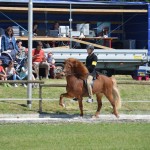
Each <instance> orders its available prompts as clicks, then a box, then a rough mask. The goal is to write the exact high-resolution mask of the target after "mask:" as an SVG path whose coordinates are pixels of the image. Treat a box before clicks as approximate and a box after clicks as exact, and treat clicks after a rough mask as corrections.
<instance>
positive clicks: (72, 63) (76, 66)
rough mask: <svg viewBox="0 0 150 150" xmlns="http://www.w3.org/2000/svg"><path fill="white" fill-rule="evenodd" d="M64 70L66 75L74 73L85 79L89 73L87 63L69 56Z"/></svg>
mask: <svg viewBox="0 0 150 150" xmlns="http://www.w3.org/2000/svg"><path fill="white" fill-rule="evenodd" d="M63 71H64V73H65V74H66V76H68V75H74V76H76V77H77V78H80V79H85V78H86V76H87V74H88V70H87V68H86V67H85V65H84V64H83V63H82V62H80V61H79V60H77V59H75V58H68V59H66V60H65V65H64V70H63Z"/></svg>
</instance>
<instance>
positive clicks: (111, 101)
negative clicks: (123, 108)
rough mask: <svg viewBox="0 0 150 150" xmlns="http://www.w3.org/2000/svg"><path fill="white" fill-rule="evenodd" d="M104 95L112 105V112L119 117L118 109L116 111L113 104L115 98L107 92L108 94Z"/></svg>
mask: <svg viewBox="0 0 150 150" xmlns="http://www.w3.org/2000/svg"><path fill="white" fill-rule="evenodd" d="M105 96H106V97H107V98H108V100H109V101H110V103H111V105H112V107H113V114H114V115H115V116H116V117H117V118H119V115H118V111H117V108H116V104H115V100H114V99H113V95H112V94H110V93H109V94H105Z"/></svg>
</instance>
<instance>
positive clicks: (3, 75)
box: [0, 60, 9, 87]
mask: <svg viewBox="0 0 150 150" xmlns="http://www.w3.org/2000/svg"><path fill="white" fill-rule="evenodd" d="M0 80H7V75H6V72H5V70H4V68H3V66H2V60H0ZM4 86H5V87H7V86H9V84H6V83H4Z"/></svg>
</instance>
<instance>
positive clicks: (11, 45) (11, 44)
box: [1, 27, 18, 60]
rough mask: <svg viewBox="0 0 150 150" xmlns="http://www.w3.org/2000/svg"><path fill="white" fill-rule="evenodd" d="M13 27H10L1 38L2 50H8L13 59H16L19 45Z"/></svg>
mask: <svg viewBox="0 0 150 150" xmlns="http://www.w3.org/2000/svg"><path fill="white" fill-rule="evenodd" d="M13 34H14V32H13V28H12V27H8V28H7V29H6V32H5V34H4V35H2V38H1V52H3V51H8V50H9V53H10V55H11V56H12V59H13V60H15V59H16V54H17V53H18V46H17V44H16V39H15V37H14V36H13Z"/></svg>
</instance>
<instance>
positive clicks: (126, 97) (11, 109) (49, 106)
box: [0, 76, 150, 115]
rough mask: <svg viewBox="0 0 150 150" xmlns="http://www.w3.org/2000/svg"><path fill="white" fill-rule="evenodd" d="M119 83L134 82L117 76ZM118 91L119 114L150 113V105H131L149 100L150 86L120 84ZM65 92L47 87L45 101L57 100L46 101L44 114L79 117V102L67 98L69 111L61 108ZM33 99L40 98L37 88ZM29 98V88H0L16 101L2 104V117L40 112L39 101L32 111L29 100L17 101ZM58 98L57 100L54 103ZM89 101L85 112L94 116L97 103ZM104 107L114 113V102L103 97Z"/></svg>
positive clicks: (106, 110)
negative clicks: (120, 81)
mask: <svg viewBox="0 0 150 150" xmlns="http://www.w3.org/2000/svg"><path fill="white" fill-rule="evenodd" d="M116 78H117V80H122V79H123V80H125V79H126V80H131V77H129V76H117V77H116ZM44 81H45V83H66V81H65V80H64V79H59V80H58V79H50V80H44ZM118 88H119V91H120V94H121V98H122V108H121V110H120V111H119V112H120V113H125V114H150V102H149V103H144V102H139V103H136V102H132V103H129V102H127V101H135V100H136V101H144V100H149V97H150V92H149V86H148V85H129V84H128V85H122V84H118ZM64 92H65V88H64V87H52V88H50V87H46V88H43V98H44V99H53V101H43V112H46V113H57V114H61V113H66V114H79V109H78V103H77V102H72V101H71V99H65V98H64V101H65V103H66V106H67V107H66V108H65V109H64V108H61V107H60V106H59V105H58V101H59V96H60V94H61V93H64ZM32 93H33V98H39V89H38V88H33V91H32ZM26 97H27V89H25V88H24V87H22V86H19V87H18V88H8V87H4V86H2V85H0V98H1V99H2V98H14V100H13V101H0V114H5V113H8V114H9V113H14V114H18V113H23V114H28V113H38V109H39V106H38V101H33V102H32V109H31V110H29V109H28V108H27V107H26V103H27V102H26V101H15V98H26ZM54 99H55V100H54ZM85 100H86V98H84V103H83V104H84V113H85V114H91V115H93V113H94V112H95V111H96V107H97V104H96V102H95V103H93V104H87V103H86V102H85ZM103 101H104V103H103V107H102V111H101V113H102V114H110V113H111V111H112V108H111V107H110V106H111V105H110V103H109V102H108V100H107V99H106V98H105V97H104V98H103Z"/></svg>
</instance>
